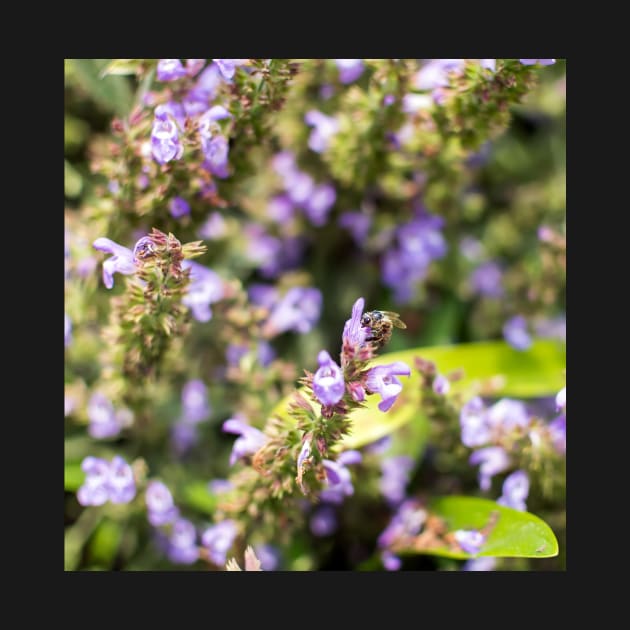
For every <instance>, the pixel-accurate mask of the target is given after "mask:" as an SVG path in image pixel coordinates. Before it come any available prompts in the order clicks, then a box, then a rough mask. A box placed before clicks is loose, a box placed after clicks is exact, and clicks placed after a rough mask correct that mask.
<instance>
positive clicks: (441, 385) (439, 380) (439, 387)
mask: <svg viewBox="0 0 630 630" xmlns="http://www.w3.org/2000/svg"><path fill="white" fill-rule="evenodd" d="M450 389H451V383H450V381H449V380H448V379H447V378H446V376H442V374H438V375H437V376H436V377H435V380H434V381H433V391H434V392H435V393H436V394H438V395H440V396H445V395H446V394H448V392H449V390H450Z"/></svg>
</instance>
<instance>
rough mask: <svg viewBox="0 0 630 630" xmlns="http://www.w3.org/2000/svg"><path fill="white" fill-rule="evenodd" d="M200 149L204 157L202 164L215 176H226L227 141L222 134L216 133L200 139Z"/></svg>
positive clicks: (227, 172) (227, 173)
mask: <svg viewBox="0 0 630 630" xmlns="http://www.w3.org/2000/svg"><path fill="white" fill-rule="evenodd" d="M201 150H202V151H203V154H204V156H205V158H206V161H205V162H204V166H206V167H207V169H208V170H209V171H210V172H211V173H212V174H213V175H216V176H217V177H221V178H224V177H227V176H228V175H229V171H228V151H229V146H228V141H227V140H226V138H225V137H224V136H221V135H217V136H213V137H212V138H209V139H202V141H201Z"/></svg>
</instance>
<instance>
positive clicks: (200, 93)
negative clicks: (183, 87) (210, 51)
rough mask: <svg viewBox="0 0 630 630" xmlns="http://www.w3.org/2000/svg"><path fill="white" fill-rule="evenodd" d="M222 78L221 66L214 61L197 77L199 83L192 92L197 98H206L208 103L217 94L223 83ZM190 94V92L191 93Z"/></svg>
mask: <svg viewBox="0 0 630 630" xmlns="http://www.w3.org/2000/svg"><path fill="white" fill-rule="evenodd" d="M221 82H222V78H221V72H220V71H219V67H218V66H217V65H216V64H214V63H212V64H210V65H209V66H207V67H206V68H204V70H203V72H202V73H201V74H200V75H199V76H198V77H197V83H196V84H195V87H194V88H193V90H191V92H193V93H194V95H193V97H194V98H196V99H200V100H201V99H203V100H205V103H206V106H207V103H208V102H209V101H210V100H211V99H213V98H214V97H215V95H216V92H217V89H218V87H219V86H220V85H221ZM189 94H190V93H189Z"/></svg>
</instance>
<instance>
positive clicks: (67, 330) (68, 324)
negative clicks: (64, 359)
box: [63, 313, 72, 348]
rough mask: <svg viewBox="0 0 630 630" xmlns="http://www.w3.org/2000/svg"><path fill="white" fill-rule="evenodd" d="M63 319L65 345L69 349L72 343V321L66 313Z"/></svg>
mask: <svg viewBox="0 0 630 630" xmlns="http://www.w3.org/2000/svg"><path fill="white" fill-rule="evenodd" d="M63 317H64V320H63V324H64V326H63V334H64V344H65V347H66V348H67V347H68V346H69V345H70V344H71V343H72V320H71V319H70V318H69V317H68V314H67V313H64V315H63Z"/></svg>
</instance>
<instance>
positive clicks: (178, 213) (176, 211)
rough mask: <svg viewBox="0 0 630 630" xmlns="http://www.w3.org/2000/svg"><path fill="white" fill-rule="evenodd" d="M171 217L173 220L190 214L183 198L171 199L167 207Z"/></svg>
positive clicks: (188, 205) (188, 206)
mask: <svg viewBox="0 0 630 630" xmlns="http://www.w3.org/2000/svg"><path fill="white" fill-rule="evenodd" d="M168 209H169V212H170V213H171V216H172V217H174V218H175V219H180V218H181V217H183V216H185V215H187V214H190V204H189V203H188V202H187V201H186V200H185V199H184V198H183V197H173V199H171V202H170V204H169V206H168Z"/></svg>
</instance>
